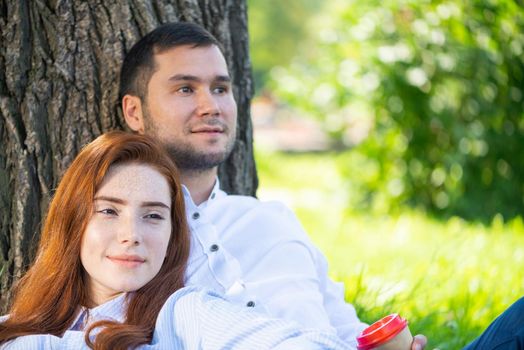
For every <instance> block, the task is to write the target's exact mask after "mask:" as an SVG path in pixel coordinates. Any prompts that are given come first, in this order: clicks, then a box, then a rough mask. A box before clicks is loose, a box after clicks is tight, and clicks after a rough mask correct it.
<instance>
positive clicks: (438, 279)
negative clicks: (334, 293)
mask: <svg viewBox="0 0 524 350" xmlns="http://www.w3.org/2000/svg"><path fill="white" fill-rule="evenodd" d="M349 152H350V153H352V151H349ZM255 156H256V161H257V167H258V172H259V176H260V177H259V179H260V189H259V191H258V192H259V193H258V195H259V197H260V198H261V199H262V200H270V199H277V200H281V201H284V202H285V203H286V204H287V205H289V206H290V207H291V208H292V209H293V211H294V212H295V213H296V214H297V216H298V218H299V220H300V222H301V223H302V225H303V226H304V229H305V230H306V232H307V233H308V234H309V235H310V237H311V239H312V240H313V242H314V243H315V245H316V246H317V247H318V248H319V249H320V250H321V251H322V252H324V254H325V255H326V258H327V259H328V262H329V271H330V275H331V277H332V278H333V279H335V280H338V281H342V282H344V284H345V291H346V300H347V301H349V302H350V303H352V304H353V305H354V306H355V307H356V309H357V314H358V316H359V318H360V319H361V320H363V321H365V322H367V323H371V322H374V321H376V320H377V319H379V318H381V317H383V316H385V315H387V314H390V313H393V312H397V313H400V314H401V315H402V316H403V317H406V318H407V319H408V320H409V322H410V323H409V326H410V329H411V331H412V332H413V334H417V333H420V334H424V335H426V336H427V337H428V340H429V345H428V346H427V349H434V348H439V349H441V350H456V349H462V347H463V346H464V345H466V344H467V343H469V342H470V341H472V340H473V339H474V338H476V337H478V336H479V335H480V334H481V333H482V332H483V330H484V329H485V328H486V327H487V326H488V325H489V324H490V323H491V322H492V321H493V320H494V319H495V317H497V315H499V314H500V313H501V312H502V311H504V310H505V309H506V308H507V307H508V306H509V305H511V304H512V303H513V302H514V301H515V300H517V299H518V298H520V297H521V296H522V295H523V292H524V279H523V278H522V272H521V270H520V269H519V268H515V266H521V265H522V264H524V221H523V219H522V218H520V217H518V218H515V219H512V220H510V221H508V222H503V221H502V219H501V218H500V217H498V218H495V219H494V220H493V221H492V222H491V223H490V224H488V225H484V224H481V223H478V222H468V221H466V220H464V219H461V218H459V217H452V218H450V219H449V220H446V221H442V220H435V219H433V218H431V217H428V216H427V215H425V214H424V213H421V212H419V211H414V210H409V209H408V210H406V208H403V210H402V211H401V212H399V213H398V214H393V215H392V214H388V215H383V214H381V215H375V213H373V214H371V215H370V214H369V213H361V212H360V213H356V212H350V211H348V210H347V208H346V203H347V196H350V195H351V193H350V191H347V190H342V191H341V189H345V188H344V185H345V183H347V180H346V179H345V177H344V176H342V175H341V174H340V172H339V169H340V165H339V164H338V162H339V161H340V160H341V159H340V158H338V157H333V156H332V154H331V153H303V154H290V153H273V152H271V153H268V152H267V151H266V152H264V151H262V150H260V149H259V150H258V151H257V152H256V154H255Z"/></svg>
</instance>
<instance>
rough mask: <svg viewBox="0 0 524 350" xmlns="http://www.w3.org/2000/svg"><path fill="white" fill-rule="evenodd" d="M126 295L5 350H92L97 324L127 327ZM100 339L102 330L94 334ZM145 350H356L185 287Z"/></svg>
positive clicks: (162, 316)
mask: <svg viewBox="0 0 524 350" xmlns="http://www.w3.org/2000/svg"><path fill="white" fill-rule="evenodd" d="M125 305H126V295H125V294H123V295H121V296H119V297H117V298H115V299H113V300H110V301H108V302H107V303H104V304H102V305H99V306H97V307H95V308H92V309H89V310H88V309H82V310H80V311H79V313H78V316H77V318H76V319H75V321H74V322H73V323H72V325H71V327H70V329H69V330H68V331H66V332H65V333H64V335H63V336H62V337H56V336H53V335H49V334H45V335H42V334H39V335H28V336H23V337H18V338H16V339H14V340H12V341H10V342H8V343H7V344H4V345H3V346H0V348H1V349H9V350H16V349H20V350H27V349H88V347H87V345H85V342H84V332H83V329H85V328H86V327H87V326H89V325H90V324H91V323H92V322H96V321H100V320H108V319H109V320H115V321H118V322H122V321H123V320H124V312H125ZM92 337H93V339H95V337H96V330H95V331H94V332H92ZM140 349H166V350H167V349H188V350H190V349H202V350H205V349H209V350H219V349H239V350H240V349H246V350H263V349H279V350H287V349H289V350H297V349H301V350H309V349H312V350H313V349H340V350H354V348H353V347H351V346H349V345H347V344H345V343H344V342H343V341H342V340H340V339H339V338H337V337H336V336H335V335H333V334H332V333H329V332H327V333H326V332H322V331H320V330H315V329H304V328H301V327H300V326H299V325H298V324H297V323H294V322H289V321H284V320H279V319H270V318H267V317H266V316H264V315H261V314H259V313H258V312H256V311H255V310H252V309H249V308H242V307H240V306H237V305H233V304H231V303H229V302H227V301H225V300H224V299H222V298H221V297H220V296H219V295H218V294H215V293H214V292H210V291H203V290H201V289H198V288H196V287H185V288H182V289H180V290H178V291H177V292H176V293H174V294H173V295H171V297H169V299H168V300H167V301H166V303H165V304H164V306H163V307H162V309H161V310H160V313H159V315H158V318H157V321H156V325H155V331H154V334H153V339H152V342H151V344H148V345H144V346H141V347H140Z"/></svg>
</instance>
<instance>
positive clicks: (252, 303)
mask: <svg viewBox="0 0 524 350" xmlns="http://www.w3.org/2000/svg"><path fill="white" fill-rule="evenodd" d="M246 306H247V307H255V302H254V301H252V300H250V301H248V302H247V304H246Z"/></svg>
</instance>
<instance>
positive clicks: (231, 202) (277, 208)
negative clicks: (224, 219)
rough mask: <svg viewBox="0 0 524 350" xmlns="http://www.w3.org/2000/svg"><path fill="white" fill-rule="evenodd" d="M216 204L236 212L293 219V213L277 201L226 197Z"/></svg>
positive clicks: (240, 196)
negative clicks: (250, 212) (249, 212)
mask: <svg viewBox="0 0 524 350" xmlns="http://www.w3.org/2000/svg"><path fill="white" fill-rule="evenodd" d="M217 204H218V205H219V206H223V208H225V206H228V207H232V208H234V209H236V210H238V211H244V212H247V211H254V212H256V213H260V214H265V215H280V216H288V217H290V218H293V219H294V218H295V214H294V213H293V211H292V210H291V209H290V208H289V207H288V206H287V205H286V204H284V203H283V202H281V201H277V200H270V201H265V200H260V199H258V198H255V197H253V196H244V195H227V196H225V197H224V198H222V201H221V202H220V203H217Z"/></svg>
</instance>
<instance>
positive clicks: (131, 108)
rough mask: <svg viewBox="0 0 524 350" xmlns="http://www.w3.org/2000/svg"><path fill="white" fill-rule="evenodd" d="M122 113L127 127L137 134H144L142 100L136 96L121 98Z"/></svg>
mask: <svg viewBox="0 0 524 350" xmlns="http://www.w3.org/2000/svg"><path fill="white" fill-rule="evenodd" d="M122 112H123V113H124V118H125V120H126V124H127V126H129V128H130V129H131V130H133V131H135V132H137V133H139V134H143V133H144V113H143V111H142V100H141V99H140V97H138V96H133V95H125V96H124V97H123V98H122Z"/></svg>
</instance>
